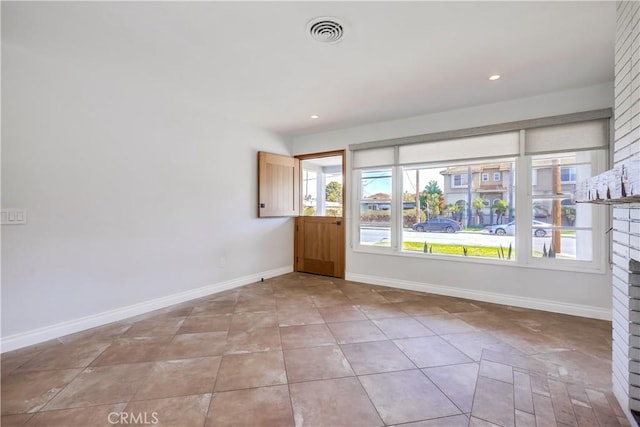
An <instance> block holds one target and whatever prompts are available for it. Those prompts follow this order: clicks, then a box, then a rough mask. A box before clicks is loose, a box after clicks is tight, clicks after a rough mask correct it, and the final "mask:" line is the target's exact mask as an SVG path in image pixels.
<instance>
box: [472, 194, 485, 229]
mask: <svg viewBox="0 0 640 427" xmlns="http://www.w3.org/2000/svg"><path fill="white" fill-rule="evenodd" d="M484 205H485V204H484V199H483V198H482V197H481V196H478V197H476V198H475V199H473V202H471V206H472V207H473V209H475V211H476V215H477V216H478V225H481V224H484V214H483V213H482V209H484Z"/></svg>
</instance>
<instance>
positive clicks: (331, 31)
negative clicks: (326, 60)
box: [307, 16, 343, 43]
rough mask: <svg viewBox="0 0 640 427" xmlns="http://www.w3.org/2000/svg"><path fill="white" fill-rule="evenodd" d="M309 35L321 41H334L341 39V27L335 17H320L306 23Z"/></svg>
mask: <svg viewBox="0 0 640 427" xmlns="http://www.w3.org/2000/svg"><path fill="white" fill-rule="evenodd" d="M307 29H308V31H309V35H310V36H311V37H313V39H314V40H316V41H319V42H321V43H336V42H338V41H340V39H342V33H343V28H342V24H341V23H340V21H339V20H338V19H336V18H330V17H326V16H325V17H321V18H316V19H313V20H312V21H311V22H309V24H308V25H307Z"/></svg>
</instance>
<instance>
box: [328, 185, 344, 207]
mask: <svg viewBox="0 0 640 427" xmlns="http://www.w3.org/2000/svg"><path fill="white" fill-rule="evenodd" d="M325 193H326V196H327V202H342V184H340V183H339V182H336V181H331V182H330V183H328V184H327V187H326V188H325Z"/></svg>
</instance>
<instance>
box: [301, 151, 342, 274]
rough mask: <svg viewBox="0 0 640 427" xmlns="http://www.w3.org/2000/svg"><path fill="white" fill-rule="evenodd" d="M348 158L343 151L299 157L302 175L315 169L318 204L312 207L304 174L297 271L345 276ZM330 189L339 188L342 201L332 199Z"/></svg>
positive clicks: (336, 192) (336, 193)
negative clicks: (336, 183)
mask: <svg viewBox="0 0 640 427" xmlns="http://www.w3.org/2000/svg"><path fill="white" fill-rule="evenodd" d="M344 157H345V153H344V151H343V150H341V151H332V152H326V153H318V154H309V155H304V156H297V158H298V159H300V161H301V166H300V171H301V174H304V173H305V171H306V170H315V173H316V177H315V178H314V182H316V189H317V191H316V192H315V193H314V195H315V201H316V203H315V205H314V206H308V205H307V200H308V199H307V197H306V196H308V195H310V194H309V193H307V189H306V187H308V180H305V179H304V177H302V179H301V184H300V200H301V201H302V204H303V206H301V208H300V213H301V214H300V216H298V217H296V229H295V238H294V255H295V260H294V270H295V271H300V272H305V273H312V274H321V275H324V276H333V277H340V278H344V276H345V228H346V227H345V221H344V212H345V208H346V205H345V202H346V197H345V195H346V191H345V182H344V177H345V158H344ZM307 164H308V165H309V166H306V165H307ZM308 168H310V169H308ZM331 177H332V178H331ZM332 180H333V181H336V180H337V181H339V182H340V187H341V191H337V190H335V187H331V185H329V184H335V182H334V183H331V182H330V181H332ZM330 188H333V189H334V190H335V193H334V196H337V195H338V194H339V195H340V199H339V201H336V199H334V200H330V197H329V196H328V193H330V192H331V191H330V190H329V189H330Z"/></svg>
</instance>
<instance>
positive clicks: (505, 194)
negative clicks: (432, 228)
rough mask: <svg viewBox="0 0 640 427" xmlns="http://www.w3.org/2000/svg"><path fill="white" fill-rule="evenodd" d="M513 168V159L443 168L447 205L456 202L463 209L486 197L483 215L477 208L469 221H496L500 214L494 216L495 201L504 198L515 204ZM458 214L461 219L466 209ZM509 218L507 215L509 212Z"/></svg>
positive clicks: (479, 222) (509, 204) (510, 205)
mask: <svg viewBox="0 0 640 427" xmlns="http://www.w3.org/2000/svg"><path fill="white" fill-rule="evenodd" d="M512 171H513V168H512V167H511V162H501V163H483V164H478V165H473V166H454V167H449V168H446V169H445V170H442V171H440V174H441V175H442V176H443V177H444V203H445V206H448V205H457V206H461V207H463V208H464V207H466V206H467V204H472V203H473V201H474V200H476V199H477V198H479V197H480V198H482V199H483V200H484V208H483V209H481V210H480V215H481V217H480V218H478V215H476V214H475V209H474V212H473V213H474V215H472V218H471V220H470V221H469V223H470V224H474V225H479V224H493V223H495V221H496V219H497V217H498V215H494V213H495V212H494V210H493V209H492V207H493V206H495V205H496V202H500V201H502V200H504V201H506V202H507V203H508V206H509V207H513V206H514V203H513V200H514V193H513V185H512V183H513V177H512ZM469 182H470V183H471V187H469ZM457 216H458V219H459V220H462V219H463V218H464V212H463V211H462V210H461V211H458V212H457ZM494 216H495V217H494ZM506 217H507V218H508V215H506ZM507 218H505V220H506V219H507Z"/></svg>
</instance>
